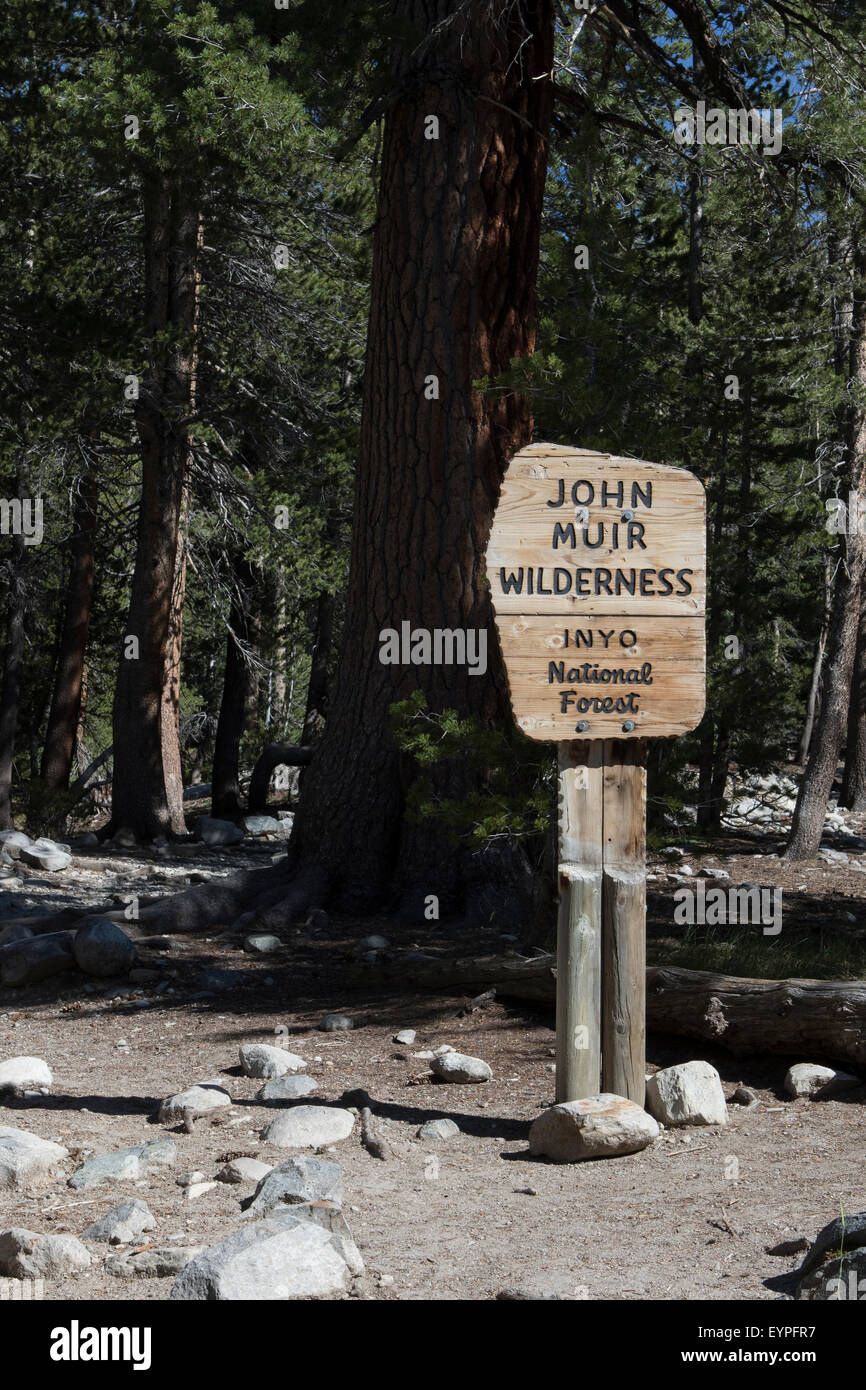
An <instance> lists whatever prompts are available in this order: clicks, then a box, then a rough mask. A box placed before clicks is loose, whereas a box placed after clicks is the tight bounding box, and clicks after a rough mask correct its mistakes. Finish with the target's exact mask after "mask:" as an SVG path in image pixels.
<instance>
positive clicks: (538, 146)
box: [296, 0, 553, 906]
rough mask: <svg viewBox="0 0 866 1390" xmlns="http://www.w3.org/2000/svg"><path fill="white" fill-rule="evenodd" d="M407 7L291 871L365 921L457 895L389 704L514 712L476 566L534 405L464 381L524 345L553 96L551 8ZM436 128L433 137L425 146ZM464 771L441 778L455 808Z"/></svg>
mask: <svg viewBox="0 0 866 1390" xmlns="http://www.w3.org/2000/svg"><path fill="white" fill-rule="evenodd" d="M398 12H399V14H400V16H401V17H402V20H403V21H404V23H405V25H406V26H407V28H408V30H409V32H410V33H411V34H412V37H411V40H406V42H405V47H404V48H403V49H401V50H399V51H398V52H397V53H396V54H395V58H394V71H393V94H394V95H393V101H392V104H391V105H390V107H389V109H388V113H387V116H386V121H385V134H384V141H383V149H382V170H381V187H380V197H379V206H378V216H377V223H376V233H375V247H374V265H373V283H372V299H371V310H370V321H369V332H368V342H367V358H366V372H365V388H364V403H363V415H362V425H361V441H360V451H359V458H358V466H357V475H356V493H355V510H354V528H353V539H352V554H351V562H350V575H349V589H348V599H347V613H346V621H345V631H344V638H343V644H342V651H341V655H340V660H339V663H338V668H337V674H336V679H335V688H334V692H333V696H332V703H331V709H330V714H329V718H328V723H327V727H326V730H325V735H324V739H323V741H322V743H321V744H320V745H319V747H318V749H317V750H316V754H315V756H314V760H313V763H312V764H311V766H310V769H309V771H308V772H307V774H306V777H305V779H304V791H303V796H302V800H301V807H300V811H299V815H298V818H297V821H296V835H297V839H296V846H297V849H298V851H299V853H300V857H301V862H302V863H307V864H310V863H315V864H320V865H321V866H322V867H323V868H324V869H325V871H326V873H327V875H328V877H329V879H330V882H331V884H332V887H334V888H336V889H337V890H339V895H340V897H341V898H342V899H343V900H344V901H346V902H349V901H351V902H355V903H357V904H358V905H366V906H371V905H373V904H374V903H375V902H376V901H378V900H381V897H382V895H383V894H384V893H386V892H387V890H388V888H389V885H392V884H393V883H394V881H395V878H397V879H398V880H399V881H400V882H402V883H403V884H406V883H417V884H418V885H420V886H422V887H423V888H424V889H425V890H426V892H428V893H433V894H437V895H440V896H441V895H445V896H446V897H447V896H448V895H449V894H451V893H452V892H455V891H456V890H458V887H459V885H458V882H457V880H458V868H457V856H456V853H455V850H454V847H453V846H452V845H450V844H449V843H448V842H447V841H446V839H445V837H444V836H443V835H442V834H441V833H439V832H438V831H437V828H436V826H435V825H431V824H430V823H427V824H426V825H425V826H424V827H423V828H421V829H420V831H419V829H418V828H417V827H413V826H412V825H411V824H410V823H409V821H408V820H406V821H405V822H404V803H405V797H406V792H407V781H408V776H410V775H411V774H410V773H408V771H407V769H406V768H405V766H403V765H402V763H401V758H400V756H399V755H398V752H397V750H396V749H395V747H394V745H393V743H392V741H391V739H390V737H389V730H388V722H389V707H390V706H391V705H392V704H393V703H394V702H395V701H397V700H403V699H406V698H407V697H408V696H409V695H411V694H412V692H413V691H415V690H419V689H420V690H421V691H423V693H424V695H425V696H426V699H427V702H428V705H429V707H430V708H431V709H432V710H434V711H438V710H442V709H445V708H453V709H456V710H458V711H459V712H460V713H461V714H462V715H470V714H472V715H475V716H477V717H478V718H480V719H481V720H482V721H484V722H485V723H489V722H490V721H495V720H499V719H504V718H505V717H507V715H508V709H509V705H508V695H507V687H506V682H505V677H504V671H503V669H502V665H501V660H500V658H499V655H498V648H497V645H496V640H495V636H494V633H493V628H492V623H491V609H490V601H489V592H488V588H487V585H486V583H485V579H484V567H483V558H484V551H485V546H486V543H487V538H488V533H489V529H490V523H491V517H492V514H493V509H494V506H495V503H496V500H497V496H498V492H499V487H500V483H501V479H502V474H503V471H504V468H505V466H506V462H507V460H508V459H509V457H510V456H511V455H512V454H513V452H514V451H515V450H517V449H519V448H520V447H521V446H522V445H524V444H526V443H527V442H528V440H529V439H530V434H531V421H530V415H529V412H528V408H527V405H526V403H525V400H524V399H523V398H521V397H520V396H518V395H516V394H515V393H513V392H510V391H496V392H494V393H492V394H489V395H487V396H482V395H481V394H480V393H479V392H478V391H477V390H475V389H474V387H473V382H475V381H477V379H478V378H480V377H482V376H485V375H488V374H489V375H491V376H492V375H494V374H497V373H500V372H502V371H503V370H504V369H506V368H507V366H508V365H509V363H510V361H511V360H512V359H513V358H518V357H521V356H524V355H526V354H528V353H531V352H532V350H533V347H534V339H535V324H534V317H535V280H536V270H537V262H538V249H539V232H540V221H541V209H542V199H543V191H544V180H545V168H546V155H547V135H548V130H549V125H550V119H551V102H552V88H551V82H550V73H551V69H552V67H553V56H552V47H553V12H552V4H551V0H523V3H520V0H511V2H510V3H506V2H505V0H503V2H502V3H500V4H496V3H488V0H475V3H469V4H466V5H461V4H458V3H456V0H401V3H400V4H399V6H398ZM431 116H435V117H436V118H437V119H438V123H439V132H438V139H427V138H425V122H426V119H427V118H428V117H431ZM427 129H428V130H429V129H430V126H429V123H428V125H427ZM433 377H435V378H436V381H435V382H433V381H431V380H430V379H431V378H433ZM425 386H426V388H427V389H426V391H425ZM437 387H438V399H430V398H429V397H430V396H432V395H433V394H434V392H435V390H436V388H437ZM403 621H409V622H410V623H411V624H412V625H413V626H416V627H417V626H420V627H424V628H427V629H433V628H437V627H438V628H446V627H447V628H477V629H486V630H487V631H488V633H489V642H488V649H489V654H490V655H489V666H488V672H487V675H486V676H485V677H480V676H471V675H469V674H468V671H467V669H466V668H465V667H459V666H439V667H437V666H428V667H423V666H415V667H400V666H385V665H382V664H381V663H380V661H379V659H378V658H379V650H380V642H379V634H380V632H381V631H382V630H383V629H384V628H393V627H396V628H398V629H399V626H400V623H401V622H403ZM460 775H461V773H460V769H457V768H450V769H448V770H447V773H446V776H447V777H448V779H449V786H450V790H451V791H452V792H454V791H456V790H457V789H458V788H459V784H460Z"/></svg>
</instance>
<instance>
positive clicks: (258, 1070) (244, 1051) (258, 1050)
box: [238, 1043, 307, 1080]
mask: <svg viewBox="0 0 866 1390" xmlns="http://www.w3.org/2000/svg"><path fill="white" fill-rule="evenodd" d="M238 1057H239V1058H240V1064H241V1067H242V1069H243V1073H244V1076H259V1077H261V1078H262V1079H263V1080H270V1079H271V1077H275V1076H285V1074H286V1072H296V1071H303V1069H304V1067H305V1066H306V1065H307V1063H306V1060H305V1059H304V1058H303V1057H299V1056H298V1054H297V1052H287V1051H286V1049H285V1048H283V1047H272V1046H271V1045H270V1044H269V1043H244V1044H243V1046H242V1047H241V1048H239V1050H238Z"/></svg>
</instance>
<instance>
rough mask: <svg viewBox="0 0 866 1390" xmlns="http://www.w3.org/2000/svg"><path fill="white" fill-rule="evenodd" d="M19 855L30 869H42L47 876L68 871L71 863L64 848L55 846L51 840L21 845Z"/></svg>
mask: <svg viewBox="0 0 866 1390" xmlns="http://www.w3.org/2000/svg"><path fill="white" fill-rule="evenodd" d="M19 855H20V858H21V859H23V861H24V863H25V864H29V865H30V867H31V868H34V869H42V870H43V872H44V873H48V874H56V873H58V872H59V870H61V869H68V868H69V865H70V864H71V863H72V855H71V854H70V853H69V851H68V850H67V848H66V846H65V845H56V844H55V843H54V841H53V840H35V841H34V842H33V844H32V845H22V846H21V848H20V850H19Z"/></svg>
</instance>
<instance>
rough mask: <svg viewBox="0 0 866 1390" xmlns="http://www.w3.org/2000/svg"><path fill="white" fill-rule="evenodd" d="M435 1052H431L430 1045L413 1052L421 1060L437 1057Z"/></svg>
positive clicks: (427, 1060) (425, 1060)
mask: <svg viewBox="0 0 866 1390" xmlns="http://www.w3.org/2000/svg"><path fill="white" fill-rule="evenodd" d="M435 1055H436V1054H435V1052H431V1051H430V1049H429V1047H425V1048H422V1049H421V1051H420V1052H413V1053H412V1056H413V1057H417V1059H418V1061H419V1062H429V1061H430V1059H431V1057H435Z"/></svg>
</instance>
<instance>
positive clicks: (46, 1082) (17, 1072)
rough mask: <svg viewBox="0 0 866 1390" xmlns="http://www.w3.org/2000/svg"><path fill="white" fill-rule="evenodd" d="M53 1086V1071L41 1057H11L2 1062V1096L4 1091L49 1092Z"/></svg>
mask: <svg viewBox="0 0 866 1390" xmlns="http://www.w3.org/2000/svg"><path fill="white" fill-rule="evenodd" d="M51 1084H52V1076H51V1069H50V1067H49V1066H48V1063H47V1062H43V1060H42V1058H41V1057H10V1058H9V1060H8V1061H7V1062H0V1095H2V1094H3V1092H4V1091H38V1090H40V1089H42V1088H43V1087H44V1088H45V1090H48V1088H49V1087H50V1086H51Z"/></svg>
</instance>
